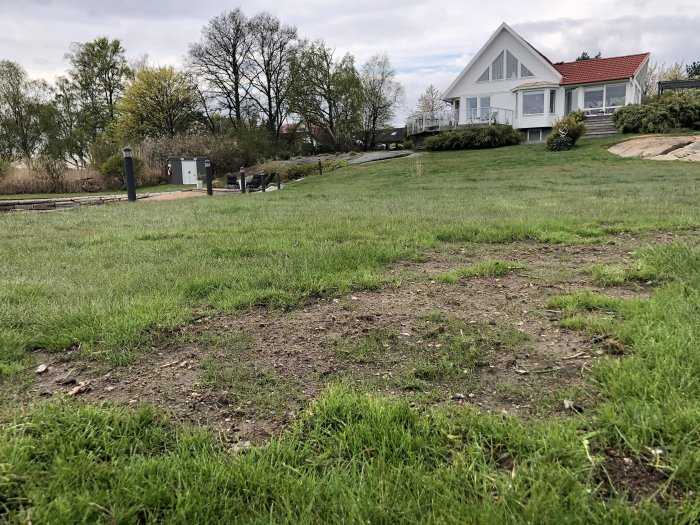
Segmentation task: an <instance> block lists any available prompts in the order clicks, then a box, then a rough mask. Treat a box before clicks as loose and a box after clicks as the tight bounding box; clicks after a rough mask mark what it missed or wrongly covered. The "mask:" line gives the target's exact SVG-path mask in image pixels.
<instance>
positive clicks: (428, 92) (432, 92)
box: [414, 84, 449, 113]
mask: <svg viewBox="0 0 700 525" xmlns="http://www.w3.org/2000/svg"><path fill="white" fill-rule="evenodd" d="M448 105H449V104H447V102H445V101H444V100H442V93H441V92H440V91H438V88H436V87H435V86H433V85H432V84H430V85H429V86H428V87H427V88H426V89H425V91H424V92H423V93H422V94H421V95H420V96H419V97H418V105H417V106H416V109H415V111H414V113H439V112H440V111H444V110H445V109H447V107H448Z"/></svg>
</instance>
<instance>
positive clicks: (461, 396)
mask: <svg viewBox="0 0 700 525" xmlns="http://www.w3.org/2000/svg"><path fill="white" fill-rule="evenodd" d="M465 398H466V396H465V395H464V394H460V393H457V394H453V396H452V399H465Z"/></svg>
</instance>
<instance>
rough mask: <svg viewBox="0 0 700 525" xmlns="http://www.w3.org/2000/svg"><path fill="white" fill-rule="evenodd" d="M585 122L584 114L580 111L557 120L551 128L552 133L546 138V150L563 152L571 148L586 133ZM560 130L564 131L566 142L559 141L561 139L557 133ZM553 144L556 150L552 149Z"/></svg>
mask: <svg viewBox="0 0 700 525" xmlns="http://www.w3.org/2000/svg"><path fill="white" fill-rule="evenodd" d="M585 121H586V114H585V113H584V112H583V111H581V110H580V109H579V110H577V111H573V112H571V113H569V114H568V115H566V116H565V117H562V118H560V119H559V120H557V121H556V122H555V123H554V125H553V126H552V132H551V133H550V134H549V136H548V137H547V149H549V150H551V151H564V150H567V149H571V148H573V147H574V146H575V145H576V142H577V141H578V139H580V138H581V137H582V136H583V135H584V134H585V133H586V124H584V122H585ZM560 129H566V137H567V138H568V139H569V140H568V141H564V140H560V139H561V138H562V137H561V134H560V133H559V130H560ZM569 142H570V145H569ZM555 143H556V149H555V147H553V145H554V144H555Z"/></svg>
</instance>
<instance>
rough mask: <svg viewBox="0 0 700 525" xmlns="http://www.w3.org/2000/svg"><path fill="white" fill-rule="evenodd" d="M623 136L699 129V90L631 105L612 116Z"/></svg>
mask: <svg viewBox="0 0 700 525" xmlns="http://www.w3.org/2000/svg"><path fill="white" fill-rule="evenodd" d="M613 123H614V124H615V127H616V128H617V129H619V130H620V131H621V132H622V133H666V132H668V131H671V130H673V129H695V130H698V129H700V90H697V89H695V90H688V91H684V92H676V93H668V94H666V95H664V97H663V98H662V99H661V100H658V101H656V100H655V101H652V102H649V103H647V104H630V105H628V106H625V107H623V108H620V109H619V110H617V111H616V112H615V114H614V115H613Z"/></svg>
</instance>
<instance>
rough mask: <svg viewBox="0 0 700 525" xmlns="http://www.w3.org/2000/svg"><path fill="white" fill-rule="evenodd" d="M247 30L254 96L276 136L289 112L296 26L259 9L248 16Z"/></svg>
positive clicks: (272, 132)
mask: <svg viewBox="0 0 700 525" xmlns="http://www.w3.org/2000/svg"><path fill="white" fill-rule="evenodd" d="M250 32H251V34H252V47H251V64H252V67H251V71H250V75H251V76H250V82H251V86H252V88H253V90H254V97H253V100H254V101H255V102H256V103H257V105H258V107H259V108H260V112H261V113H262V115H263V118H264V120H265V124H266V125H267V127H268V129H269V130H270V134H271V135H272V136H278V135H279V131H280V128H281V127H282V124H283V123H284V121H285V119H286V117H287V112H288V98H289V89H290V85H291V73H290V61H291V58H292V56H293V54H294V52H295V46H294V44H295V42H296V39H297V29H296V28H295V27H293V26H287V25H282V24H281V23H280V21H279V19H277V18H276V17H274V16H272V15H271V14H269V13H266V12H262V13H259V14H257V15H256V16H255V17H253V18H252V19H251V21H250Z"/></svg>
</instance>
